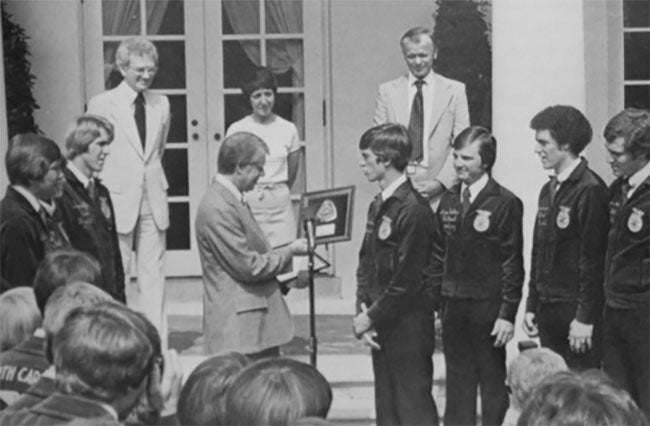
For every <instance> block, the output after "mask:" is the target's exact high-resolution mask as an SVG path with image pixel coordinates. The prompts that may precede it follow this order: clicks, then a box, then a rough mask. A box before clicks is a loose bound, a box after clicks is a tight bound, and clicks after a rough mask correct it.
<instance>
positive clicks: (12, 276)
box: [0, 133, 70, 292]
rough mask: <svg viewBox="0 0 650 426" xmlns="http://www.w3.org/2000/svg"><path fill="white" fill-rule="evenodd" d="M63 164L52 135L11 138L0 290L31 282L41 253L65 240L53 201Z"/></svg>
mask: <svg viewBox="0 0 650 426" xmlns="http://www.w3.org/2000/svg"><path fill="white" fill-rule="evenodd" d="M64 165H65V159H64V158H63V156H62V155H61V151H60V150H59V147H58V145H57V144H56V143H55V142H54V141H51V140H50V139H47V138H45V137H43V136H41V135H36V134H34V133H23V134H19V135H16V136H14V137H13V138H12V139H11V141H10V143H9V148H8V149H7V154H6V156H5V166H6V167H7V176H8V177H9V182H11V185H10V186H9V187H8V188H7V193H6V194H5V197H4V198H3V199H2V201H0V247H2V250H0V277H1V278H2V279H1V280H0V292H4V291H6V290H8V289H10V288H13V287H18V286H31V285H32V281H33V280H34V275H35V274H36V268H38V264H39V263H40V262H41V260H43V258H44V257H45V255H46V254H47V253H49V252H50V251H53V250H55V249H57V248H61V247H68V246H69V244H70V243H69V241H68V237H67V235H65V231H64V230H63V227H62V226H61V220H60V217H59V216H60V215H59V211H58V210H57V209H56V208H55V204H54V202H53V201H52V199H54V198H56V197H60V196H61V192H62V190H63V182H64V178H63V173H62V170H61V169H62V168H63V166H64Z"/></svg>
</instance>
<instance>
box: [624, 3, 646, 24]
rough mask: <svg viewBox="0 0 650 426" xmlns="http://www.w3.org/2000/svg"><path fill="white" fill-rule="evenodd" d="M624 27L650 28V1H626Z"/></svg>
mask: <svg viewBox="0 0 650 426" xmlns="http://www.w3.org/2000/svg"><path fill="white" fill-rule="evenodd" d="M623 26H624V27H626V28H632V27H650V1H648V0H624V1H623Z"/></svg>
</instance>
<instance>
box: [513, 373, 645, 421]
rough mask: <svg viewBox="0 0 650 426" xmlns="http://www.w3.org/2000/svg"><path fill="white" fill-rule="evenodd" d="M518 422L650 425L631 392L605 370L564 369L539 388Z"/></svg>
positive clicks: (534, 392) (524, 408) (529, 400)
mask: <svg viewBox="0 0 650 426" xmlns="http://www.w3.org/2000/svg"><path fill="white" fill-rule="evenodd" d="M517 424H518V425H535V426H537V425H540V426H541V425H559V426H564V425H567V426H568V425H591V426H615V425H647V424H648V422H647V420H646V418H645V416H644V415H643V413H642V412H641V410H640V409H639V407H638V406H637V405H636V404H635V402H634V400H633V399H632V397H630V395H629V394H628V393H627V392H626V391H624V390H623V389H621V388H620V387H619V386H618V385H616V384H615V383H614V382H613V381H612V380H611V379H610V378H609V377H608V376H607V375H606V374H605V373H603V372H601V371H598V370H586V371H584V372H581V373H577V372H574V371H562V372H559V373H555V374H554V375H552V376H550V377H548V378H547V379H546V380H544V381H543V382H542V383H541V384H540V385H539V386H538V387H537V389H535V390H534V391H533V393H532V395H531V396H530V398H529V399H528V401H527V402H526V404H525V405H524V407H523V410H522V412H521V415H520V416H519V420H518V422H517Z"/></svg>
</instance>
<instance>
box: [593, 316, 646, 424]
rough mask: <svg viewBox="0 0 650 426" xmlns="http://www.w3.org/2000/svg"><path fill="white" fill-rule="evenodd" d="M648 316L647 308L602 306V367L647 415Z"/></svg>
mask: <svg viewBox="0 0 650 426" xmlns="http://www.w3.org/2000/svg"><path fill="white" fill-rule="evenodd" d="M649 324H650V318H649V315H648V309H647V308H645V309H613V308H609V307H607V308H605V315H604V322H603V368H604V370H605V373H607V375H609V377H611V378H612V379H613V380H614V381H615V382H617V383H618V384H619V385H620V386H621V387H623V389H625V390H626V391H628V392H629V394H630V395H631V396H632V398H633V399H634V401H636V403H637V405H638V406H639V408H641V410H642V411H643V412H644V413H645V415H646V417H648V418H650V394H649V393H648V386H649V385H650V374H649V372H648V369H649V368H650V367H649V364H650V355H649V353H650V344H649V343H648V341H649V339H650V326H649Z"/></svg>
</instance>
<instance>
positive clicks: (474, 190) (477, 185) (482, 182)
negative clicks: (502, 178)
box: [460, 173, 490, 201]
mask: <svg viewBox="0 0 650 426" xmlns="http://www.w3.org/2000/svg"><path fill="white" fill-rule="evenodd" d="M488 180H490V178H489V176H488V174H487V173H484V174H483V176H481V177H480V178H478V179H477V180H476V182H474V183H472V184H471V185H469V200H470V201H474V200H475V199H476V196H477V195H478V194H479V193H480V192H481V191H483V188H485V186H486V185H487V183H488ZM467 187H468V186H467V185H466V184H464V183H463V184H461V188H460V189H461V194H462V193H463V191H464V190H465V188H467Z"/></svg>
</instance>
